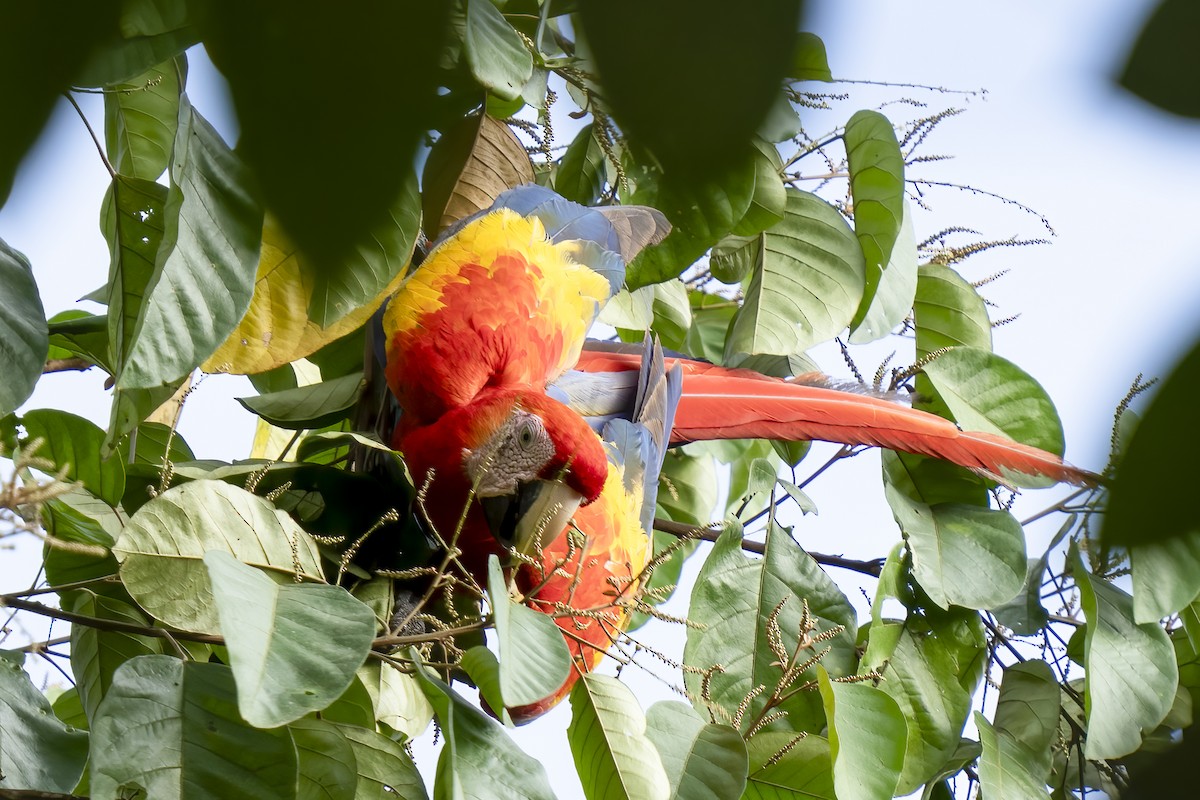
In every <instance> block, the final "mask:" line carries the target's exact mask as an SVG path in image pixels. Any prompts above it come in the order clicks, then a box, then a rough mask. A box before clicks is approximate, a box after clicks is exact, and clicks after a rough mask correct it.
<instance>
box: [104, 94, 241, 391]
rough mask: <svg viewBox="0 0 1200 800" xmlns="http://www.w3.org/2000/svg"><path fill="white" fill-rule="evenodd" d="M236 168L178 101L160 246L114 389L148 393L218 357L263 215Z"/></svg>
mask: <svg viewBox="0 0 1200 800" xmlns="http://www.w3.org/2000/svg"><path fill="white" fill-rule="evenodd" d="M249 187H250V175H249V172H248V170H247V169H246V167H245V165H243V164H242V162H241V161H240V160H239V159H238V157H237V156H235V155H234V154H233V152H232V151H230V150H229V148H228V147H227V146H226V145H225V142H223V141H222V140H221V137H220V135H219V134H218V133H217V132H216V131H215V130H214V129H213V127H212V126H211V125H209V124H208V122H207V121H205V119H204V118H203V117H201V116H200V114H199V113H197V112H196V111H195V110H194V109H193V108H192V106H191V104H190V103H189V102H188V101H187V98H186V97H184V98H181V100H180V105H179V124H178V129H177V131H176V135H175V144H174V151H173V156H172V163H171V188H170V191H169V192H168V194H167V205H166V208H165V210H164V217H165V219H166V223H165V227H164V231H163V240H162V245H161V246H160V247H159V249H158V255H157V257H156V258H155V261H154V273H153V275H152V276H151V278H150V280H149V283H148V284H147V286H146V296H145V302H143V303H142V306H141V308H140V309H139V313H138V321H137V326H136V329H135V331H134V333H133V337H132V341H131V342H129V343H128V344H127V345H126V348H125V350H124V355H125V358H124V360H123V362H122V364H121V367H120V373H119V375H118V377H117V385H118V386H120V387H121V388H126V389H128V388H144V389H145V388H152V387H155V386H161V385H163V384H166V383H170V382H171V381H173V380H174V379H176V378H179V377H180V376H182V375H185V374H187V373H188V372H190V371H191V370H192V369H194V368H195V367H196V366H198V365H199V364H200V362H202V361H203V360H204V359H205V358H207V357H208V355H209V354H210V353H212V352H213V351H214V350H216V349H217V347H218V345H220V344H221V342H223V341H225V337H227V336H228V335H229V332H230V331H232V330H233V329H234V327H235V326H236V325H237V323H238V320H240V319H241V318H242V315H243V314H245V313H246V309H247V308H248V307H249V305H250V297H251V295H252V294H253V292H254V276H255V270H256V268H257V266H258V248H259V242H260V240H261V238H262V219H263V211H262V207H261V206H260V205H259V203H258V201H257V200H256V199H255V197H254V195H253V193H252V191H251V189H250V188H249Z"/></svg>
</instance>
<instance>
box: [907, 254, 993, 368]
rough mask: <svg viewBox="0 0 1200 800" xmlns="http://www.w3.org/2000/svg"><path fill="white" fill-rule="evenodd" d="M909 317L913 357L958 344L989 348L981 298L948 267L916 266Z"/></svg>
mask: <svg viewBox="0 0 1200 800" xmlns="http://www.w3.org/2000/svg"><path fill="white" fill-rule="evenodd" d="M913 318H914V321H915V322H916V329H917V331H916V342H917V358H924V357H925V356H927V355H929V354H930V353H932V352H933V351H934V350H941V349H942V348H943V347H956V346H958V345H967V346H968V347H977V348H979V349H981V350H991V349H992V323H991V320H989V319H988V313H987V306H986V305H984V302H983V298H982V297H980V296H979V293H978V292H976V291H975V287H974V286H972V285H971V284H969V283H967V282H966V281H965V280H963V277H962V276H961V275H959V274H958V273H957V272H955V271H954V270H953V269H951V268H950V267H947V266H944V265H942V264H922V265H921V266H920V267H918V268H917V295H916V299H915V300H914V302H913Z"/></svg>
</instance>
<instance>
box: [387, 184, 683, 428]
mask: <svg viewBox="0 0 1200 800" xmlns="http://www.w3.org/2000/svg"><path fill="white" fill-rule="evenodd" d="M638 213H639V212H631V214H632V216H634V217H636V216H637V214H638ZM645 213H646V214H650V215H651V216H652V215H653V214H657V212H651V211H649V210H645ZM659 216H661V215H659ZM663 224H665V221H664V223H663ZM634 227H635V226H633V225H632V224H631V223H629V222H628V220H622V222H621V225H619V226H615V225H614V224H613V223H612V222H610V221H609V220H608V218H607V217H606V216H605V215H604V214H602V213H600V212H598V211H596V210H594V209H589V208H585V207H584V206H580V205H578V204H575V203H571V202H569V201H567V200H564V199H563V198H561V197H559V196H558V195H556V194H554V193H553V192H551V191H550V190H548V189H544V188H542V187H538V186H522V187H518V188H516V189H512V190H510V191H508V192H505V193H504V194H502V195H501V196H500V197H499V198H497V201H496V203H495V204H494V205H493V207H492V208H490V209H488V210H487V211H484V212H480V213H479V214H476V215H473V216H472V217H469V218H467V219H466V220H463V221H462V222H460V223H459V224H456V225H454V226H452V227H451V228H450V229H449V230H448V231H447V232H446V234H444V235H443V237H442V238H441V239H439V241H438V242H437V243H435V244H434V246H433V248H432V249H431V251H430V253H429V255H428V256H427V257H426V259H425V261H424V263H423V264H422V265H421V266H420V268H418V269H416V270H414V272H413V273H412V275H411V276H410V277H409V278H408V280H407V281H406V282H405V284H404V286H403V287H402V288H401V289H400V291H399V292H397V293H396V295H395V296H394V297H393V298H392V301H391V303H390V304H389V305H388V309H387V312H386V313H385V315H384V325H383V327H384V334H385V338H386V342H387V352H388V358H387V378H388V383H389V385H390V386H391V387H392V390H393V392H395V394H396V396H397V397H398V398H399V400H400V404H401V406H402V407H403V408H404V409H405V411H406V412H408V413H410V414H411V415H413V416H412V419H413V420H415V423H420V422H427V421H430V420H433V419H436V418H437V417H439V416H441V415H442V414H444V413H445V412H446V411H448V410H450V409H452V408H461V407H463V406H465V405H466V404H468V403H470V402H471V401H472V400H473V399H474V398H475V397H476V396H477V395H478V393H479V392H480V391H481V390H482V389H483V388H485V387H493V388H523V387H529V388H532V389H536V390H541V389H544V387H545V386H546V385H547V384H548V383H549V382H551V381H553V380H554V379H555V378H557V377H558V376H560V375H561V374H562V373H563V372H564V371H565V370H566V369H567V368H568V367H570V366H571V365H572V364H573V363H574V362H575V361H576V360H577V359H578V357H579V352H580V349H581V347H582V346H583V342H584V339H585V337H586V334H587V330H588V329H589V328H590V327H591V324H592V322H593V321H594V320H595V316H596V314H597V313H599V309H600V307H601V306H602V305H603V304H604V303H605V302H607V300H608V298H609V297H610V296H611V295H612V294H613V293H614V292H615V291H616V290H617V289H618V288H619V287H620V285H621V283H622V281H623V280H624V271H625V255H624V254H625V253H626V252H635V250H636V248H634V249H630V248H631V247H632V244H633V243H632V241H631V240H627V238H628V237H626V238H625V239H623V238H622V232H621V231H622V230H626V229H629V230H632V229H633V228H634ZM646 227H648V226H647V224H643V225H642V226H641V228H642V229H644V228H646ZM649 227H652V228H654V229H655V230H657V226H655V225H649ZM644 233H645V232H644V230H642V231H641V232H640V234H639V235H641V238H643V239H645V235H644ZM651 238H652V237H651ZM646 241H649V239H646Z"/></svg>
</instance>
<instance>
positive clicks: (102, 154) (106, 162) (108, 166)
mask: <svg viewBox="0 0 1200 800" xmlns="http://www.w3.org/2000/svg"><path fill="white" fill-rule="evenodd" d="M63 96H64V97H66V98H67V101H68V102H70V104H71V105H73V106H75V113H77V114H79V118H80V119H81V120H83V126H84V127H85V128H87V132H88V133H89V134H90V135H91V137H92V143H93V144H95V145H96V152H98V153H99V154H100V160H101V161H103V162H104V168H105V169H106V170H108V176H109V177H110V178H116V177H117V171H116V170H115V169H113V165H112V164H111V163H110V162H109V160H108V156H107V155H106V154H105V152H104V145H103V144H101V143H100V137H98V136H97V135H96V131H94V130H92V123H90V122H88V118H87V115H86V114H84V113H83V109H82V108H80V107H79V103H76V102H75V98H74V97H72V96H71V93H70V92H64V93H63Z"/></svg>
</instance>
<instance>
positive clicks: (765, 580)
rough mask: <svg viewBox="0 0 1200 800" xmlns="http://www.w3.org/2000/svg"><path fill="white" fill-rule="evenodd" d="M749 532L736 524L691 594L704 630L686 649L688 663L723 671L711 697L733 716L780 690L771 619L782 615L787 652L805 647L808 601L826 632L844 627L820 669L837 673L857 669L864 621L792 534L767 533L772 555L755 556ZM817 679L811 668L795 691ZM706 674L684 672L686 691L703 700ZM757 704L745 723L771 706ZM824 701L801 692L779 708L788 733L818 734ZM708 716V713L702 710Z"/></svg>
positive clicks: (693, 631)
mask: <svg viewBox="0 0 1200 800" xmlns="http://www.w3.org/2000/svg"><path fill="white" fill-rule="evenodd" d="M741 544H742V531H741V528H740V527H739V526H732V525H731V526H730V527H729V528H727V529H726V531H725V532H724V533H722V534H721V537H720V539H719V540H718V541H717V543H716V545H715V546H714V547H713V549H712V552H711V553H710V554H709V556H708V560H706V561H705V562H704V566H703V567H702V568H701V569H700V574H699V575H698V576H697V578H696V584H695V586H694V588H693V589H692V597H691V604H690V607H689V611H688V618H689V619H691V620H692V621H694V622H697V623H699V624H700V625H702V626H704V627H700V628H688V634H687V644H686V645H685V646H684V650H683V660H684V663H685V664H687V665H689V667H695V668H698V669H699V670H707V669H710V668H712V667H713V666H714V665H717V664H719V665H721V666H722V667H723V671H719V672H716V673H714V674H713V675H712V678H711V681H710V682H709V685H708V696H709V697H710V698H711V699H712V702H713V703H714V704H715V705H718V706H720V707H721V708H723V709H724V710H725V711H726V712H727V713H728V714H729V715H730V716H731V717H732V716H734V715H736V714H737V712H738V709H739V706H740V705H741V703H742V701H743V700H744V698H745V697H746V696H747V695H748V694H749V693H750V692H751V690H752V689H754V687H755V686H758V685H760V684H761V685H766V686H769V687H771V686H775V685H776V684H777V683H778V681H779V677H780V668H779V666H777V665H776V664H775V663H774V662H776V661H777V658H776V656H775V654H774V653H772V651H771V648H770V646H769V645H768V638H767V621H768V620H769V619H770V617H771V615H772V614H774V613H775V612H776V609H779V610H778V615H777V620H778V623H779V628H780V632H781V634H782V642H783V646H784V648H785V649H787V650H788V652H794V651H795V649H796V647H797V643H798V631H799V625H800V618H801V615H802V613H803V606H804V601H807V603H808V611H809V613H810V614H811V615H812V617H813V619H814V621H815V622H816V624H817V626H818V630H820V631H828V630H830V629H832V628H834V627H835V626H838V625H841V626H843V627H844V628H845V630H844V631H842V632H841V633H838V634H837V635H835V636H833V638H831V639H829V640H828V641H827V642H825V645H824V646H828V647H830V648H831V650H830V652H829V653H828V654H827V655H826V656H825V657H824V658H823V659H822V661H821V663H822V664H824V665H826V667H827V668H828V669H830V670H832V671H833V672H834V673H835V674H839V675H840V674H849V673H853V672H854V671H855V667H856V656H855V652H854V648H855V631H856V630H857V615H856V614H855V612H854V610H853V609H852V608H851V606H850V604H849V602H848V601H847V600H846V597H845V595H843V594H842V592H841V590H840V589H838V587H837V586H836V585H835V584H834V583H833V581H832V580H831V579H830V578H829V576H828V575H827V574H826V573H825V571H824V570H822V569H821V568H820V566H818V565H817V563H816V562H815V561H813V560H812V558H810V557H809V556H808V554H807V553H805V552H804V551H803V550H801V549H800V547H799V546H798V545H796V544H795V542H793V541H792V540H791V539H790V538H788V536H787V534H786V533H785V532H783V531H781V530H780V529H779V528H777V527H772V528H770V529H768V532H767V545H766V557H765V558H762V559H757V558H750V557H749V556H746V555H744V554H743V553H742V549H741ZM810 679H813V680H815V674H814V673H813V671H812V670H811V669H810V670H808V671H806V672H805V673H803V674H802V675H800V676H799V677H798V678H797V681H796V685H797V686H799V685H801V684H803V683H804V682H805V681H806V680H810ZM701 680H702V676H701V675H698V674H696V673H694V672H690V671H689V672H685V673H684V685H685V686H686V687H687V689H688V691H689V692H690V693H691V696H692V697H695V698H699V697H700V696H701V691H700V689H701V687H700V684H701ZM766 699H767V698H766V696H765V695H759V696H758V697H756V698H754V699H753V700H752V701H751V702H750V704H749V705H748V706H747V707H746V710H745V713H744V715H743V716H744V718H745V719H746V720H753V719H754V718H755V716H756V715H757V714H758V713H759V712H760V711H761V710H762V708H763V705H764V703H765V702H766ZM820 704H821V700H820V697H818V696H817V693H816V692H812V691H803V692H797V693H796V694H794V695H793V696H792V697H790V698H789V699H787V700H785V701H784V702H783V703H782V704H781V705H780V708H781V709H784V710H786V711H787V712H788V716H787V717H786V719H785V721H784V722H785V724H786V725H787V727H789V728H791V729H793V730H798V731H799V730H808V731H813V732H817V731H819V730H821V728H822V727H823V726H824V724H825V720H824V716H823V714H822V712H821V705H820ZM697 710H699V711H700V712H701V713H706V712H707V710H706V709H705V708H703V707H698V709H697Z"/></svg>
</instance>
